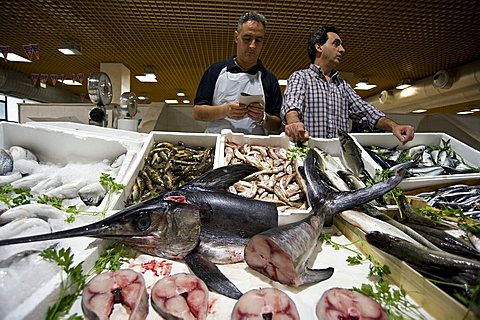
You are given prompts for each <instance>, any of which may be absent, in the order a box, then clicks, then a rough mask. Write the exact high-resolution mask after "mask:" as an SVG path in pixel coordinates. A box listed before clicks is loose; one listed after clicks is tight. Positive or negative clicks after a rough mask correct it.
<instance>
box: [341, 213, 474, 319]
mask: <svg viewBox="0 0 480 320" xmlns="http://www.w3.org/2000/svg"><path fill="white" fill-rule="evenodd" d="M333 221H334V224H335V226H336V227H337V228H338V229H339V230H340V232H342V234H344V235H345V237H346V238H348V239H349V240H350V241H351V242H352V243H354V244H355V245H356V247H357V248H358V249H359V250H360V251H361V252H362V253H364V254H365V255H368V256H371V257H372V258H373V259H375V260H376V261H378V263H380V264H381V265H387V266H388V267H389V269H390V271H391V273H390V275H389V276H388V278H389V279H390V280H391V281H392V282H393V283H395V284H396V285H397V286H399V287H402V288H403V289H405V290H406V291H407V292H408V294H409V296H410V297H411V298H412V299H413V300H414V301H415V302H416V303H417V305H419V306H421V307H422V308H423V309H424V310H425V311H426V312H428V313H429V314H430V315H431V316H432V317H433V318H434V319H472V320H473V319H476V317H475V316H474V315H473V313H472V312H468V310H467V309H466V308H465V307H464V306H463V305H462V304H461V303H459V302H458V301H457V300H455V299H454V298H452V297H451V296H449V295H448V294H446V293H445V292H444V291H443V290H441V289H440V288H438V287H437V286H436V285H434V284H433V283H432V282H430V281H429V280H428V279H426V278H425V277H423V276H422V275H421V274H419V273H418V272H417V271H415V270H414V269H413V268H411V267H410V266H409V265H408V264H407V263H405V262H403V261H401V260H400V259H398V258H396V257H394V256H392V255H389V254H387V253H385V252H383V251H381V250H379V249H377V248H375V247H374V246H372V245H369V244H368V242H367V241H366V240H365V233H364V232H363V231H362V230H360V229H359V228H357V227H355V226H352V225H351V224H349V223H348V222H347V221H345V220H344V219H343V218H342V217H341V216H336V217H335V219H334V220H333Z"/></svg>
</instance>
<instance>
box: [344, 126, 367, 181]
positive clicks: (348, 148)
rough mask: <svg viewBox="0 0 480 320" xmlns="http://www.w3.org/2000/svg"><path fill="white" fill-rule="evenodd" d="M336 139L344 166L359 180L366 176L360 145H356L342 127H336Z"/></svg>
mask: <svg viewBox="0 0 480 320" xmlns="http://www.w3.org/2000/svg"><path fill="white" fill-rule="evenodd" d="M338 139H339V141H340V150H341V156H342V157H341V158H342V162H343V164H344V165H345V167H346V168H348V169H349V170H350V171H352V172H353V173H354V174H355V175H356V176H357V177H359V178H360V179H361V180H364V179H365V178H367V177H368V173H366V171H365V165H364V163H363V159H362V150H361V149H360V147H358V145H357V144H356V143H355V141H354V140H353V138H352V137H351V136H350V135H349V134H348V133H347V132H345V131H343V130H342V129H338Z"/></svg>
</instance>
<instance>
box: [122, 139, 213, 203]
mask: <svg viewBox="0 0 480 320" xmlns="http://www.w3.org/2000/svg"><path fill="white" fill-rule="evenodd" d="M214 151H215V150H214V148H212V147H208V148H207V147H201V146H188V145H186V144H185V143H184V142H182V141H179V142H178V143H177V145H174V144H172V143H170V142H157V143H155V144H154V145H153V146H152V148H151V149H150V151H149V153H148V156H147V157H146V158H145V163H144V165H143V168H142V169H141V170H140V171H139V173H138V175H137V177H136V178H135V183H134V184H133V186H132V192H131V194H130V197H129V198H128V200H127V203H126V206H127V207H128V206H130V205H132V204H135V203H138V202H141V201H145V200H148V199H151V198H153V197H155V196H156V195H158V194H160V193H162V192H165V191H168V190H173V189H175V188H177V187H180V186H183V185H184V184H186V183H187V182H189V181H191V180H193V179H195V178H196V177H198V176H200V175H201V174H203V173H204V172H207V171H208V170H210V169H212V168H213V160H214V159H213V158H214Z"/></svg>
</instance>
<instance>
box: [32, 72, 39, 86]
mask: <svg viewBox="0 0 480 320" xmlns="http://www.w3.org/2000/svg"><path fill="white" fill-rule="evenodd" d="M38 77H39V75H38V73H32V82H33V85H34V86H36V85H37V82H38Z"/></svg>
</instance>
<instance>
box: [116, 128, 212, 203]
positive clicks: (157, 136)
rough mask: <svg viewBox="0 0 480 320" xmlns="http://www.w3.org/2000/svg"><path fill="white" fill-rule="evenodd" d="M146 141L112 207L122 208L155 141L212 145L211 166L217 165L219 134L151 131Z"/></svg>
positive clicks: (201, 145)
mask: <svg viewBox="0 0 480 320" xmlns="http://www.w3.org/2000/svg"><path fill="white" fill-rule="evenodd" d="M148 136H149V138H148V139H147V142H146V143H145V144H144V145H143V147H142V149H141V150H140V151H139V153H138V157H137V159H136V160H135V161H134V163H132V168H131V171H130V172H129V180H128V182H127V183H126V184H125V188H124V190H123V191H122V193H121V195H120V201H118V202H117V203H116V205H115V207H114V209H123V208H124V207H125V202H126V201H127V199H128V196H129V195H130V193H131V190H132V187H133V184H134V183H135V179H136V177H137V176H138V173H139V172H140V170H141V169H142V168H143V165H144V163H145V158H146V157H147V156H148V153H149V152H150V149H151V148H152V146H153V145H154V144H155V143H157V142H169V143H172V144H174V145H176V144H177V143H178V142H179V141H181V142H183V143H185V144H186V145H190V146H199V147H212V148H214V150H215V153H214V159H213V167H214V168H216V167H217V166H218V159H219V150H220V135H219V134H212V133H186V132H168V131H151V132H150V133H149V135H148Z"/></svg>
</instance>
